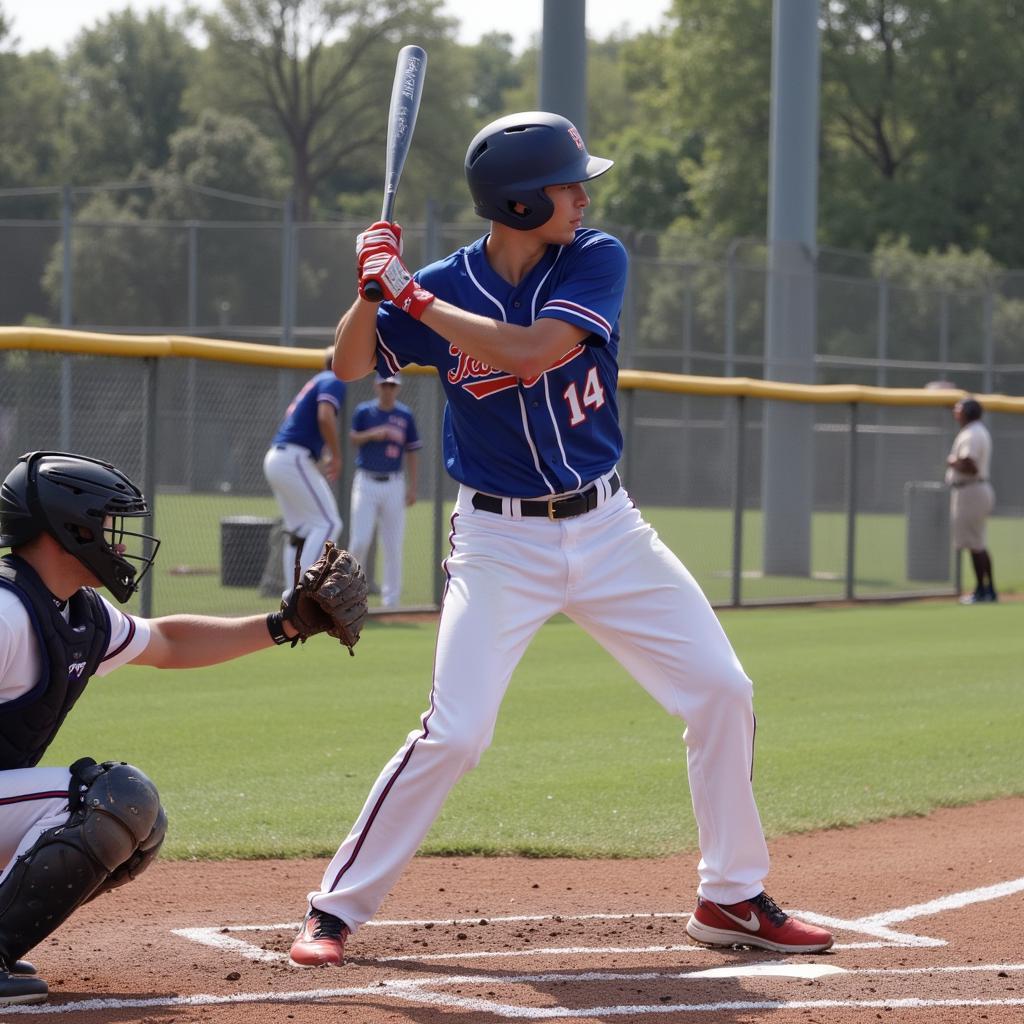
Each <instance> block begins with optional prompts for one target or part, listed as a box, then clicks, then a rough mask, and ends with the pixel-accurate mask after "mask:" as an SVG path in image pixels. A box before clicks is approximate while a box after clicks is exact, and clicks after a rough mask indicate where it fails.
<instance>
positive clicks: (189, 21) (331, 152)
mask: <svg viewBox="0 0 1024 1024" xmlns="http://www.w3.org/2000/svg"><path fill="white" fill-rule="evenodd" d="M771 7H772V5H771V4H770V3H768V2H766V0H671V2H670V3H667V4H666V15H665V18H664V21H663V24H662V26H661V27H660V28H659V29H657V30H655V31H649V32H643V33H639V34H636V35H628V34H627V35H617V36H612V37H609V38H606V39H591V41H590V44H589V58H588V95H589V113H588V144H589V146H590V148H591V150H593V151H595V152H599V153H601V154H603V155H604V154H606V155H608V156H611V157H613V158H614V159H615V160H616V161H617V168H616V170H615V172H613V173H612V174H610V175H608V176H606V178H603V179H600V180H599V181H597V182H595V183H594V187H593V195H594V211H593V216H592V217H591V219H592V221H595V222H599V223H602V224H605V225H608V226H612V227H623V228H626V229H630V230H632V231H637V232H642V231H647V232H655V233H657V234H658V235H659V237H662V238H664V239H665V240H666V241H665V242H664V243H663V244H664V245H665V246H666V247H667V251H670V252H671V251H674V252H676V253H677V254H681V253H691V254H692V253H695V252H700V251H702V247H705V246H707V245H708V244H713V245H717V246H718V247H719V250H720V248H721V245H722V244H723V243H724V241H725V240H727V239H730V238H734V237H742V236H747V237H750V236H753V237H763V236H764V234H765V225H766V220H767V188H768V134H769V103H770V76H771V14H772V11H771ZM820 22H821V37H820V38H821V131H820V183H819V210H818V215H819V221H818V239H819V242H820V243H821V244H822V245H826V246H834V247H839V248H848V249H856V250H861V251H866V252H873V251H877V250H879V249H885V248H886V247H893V246H896V247H897V248H900V247H903V248H905V249H907V250H908V251H909V252H911V253H918V254H926V253H929V252H933V253H942V254H947V255H948V254H949V253H951V252H952V253H957V252H960V253H970V254H977V253H983V254H984V255H985V257H986V258H987V259H988V260H990V261H992V263H993V265H995V266H997V267H1024V232H1021V231H1020V230H1019V224H1020V223H1021V222H1022V216H1024V175H1021V174H1020V172H1019V168H1020V167H1021V166H1024V132H1021V130H1020V125H1021V124H1022V123H1024V116H1022V115H1024V109H1022V108H1024V0H905V2H897V0H822V3H821V13H820ZM456 28H457V26H456V24H455V23H454V21H453V20H452V19H451V18H450V17H448V16H446V15H445V13H444V8H443V5H442V3H441V0H391V2H389V3H388V4H386V5H385V4H379V3H375V2H370V0H285V2H281V0H277V2H272V0H221V3H220V5H219V6H218V7H217V8H216V9H215V10H213V11H212V12H211V13H208V14H202V15H200V14H198V13H196V12H194V11H190V12H187V13H182V14H175V13H171V12H170V11H169V10H167V9H156V10H152V11H149V12H147V13H145V14H137V13H134V12H133V11H132V10H130V9H125V10H123V11H121V12H118V13H114V14H111V15H109V16H108V17H107V18H105V19H103V20H101V21H98V22H97V23H96V24H94V25H93V26H91V27H89V28H87V29H85V30H84V31H82V32H81V33H80V34H79V35H78V37H77V38H76V39H75V40H74V41H73V43H72V44H71V45H70V47H69V48H68V49H67V51H66V52H65V53H63V54H56V53H54V52H52V51H50V50H41V51H37V52H31V53H24V54H22V53H19V52H17V50H16V49H15V45H16V33H17V22H16V18H15V17H14V16H13V15H12V14H11V13H10V10H9V9H5V8H4V6H3V3H2V0H0V188H8V189H10V188H16V187H19V186H43V185H48V184H63V183H65V182H71V183H73V184H75V185H88V184H96V183H106V182H114V181H144V182H148V183H150V184H151V185H153V189H152V190H151V191H149V192H147V193H132V192H126V193H124V194H121V193H117V194H112V195H106V196H104V197H101V198H99V199H97V200H96V203H97V209H96V210H93V211H91V212H92V213H93V214H94V215H95V214H96V213H98V212H102V213H103V214H105V215H111V214H113V215H133V216H139V217H160V218H182V219H188V218H192V219H197V218H213V219H216V218H219V217H227V216H230V217H237V216H238V211H237V209H236V208H230V209H229V208H228V207H227V206H226V204H225V202H224V200H223V199H220V198H218V197H217V195H216V193H217V191H218V190H219V191H222V192H231V193H241V194H245V195H250V196H254V197H264V198H273V199H277V200H280V199H281V198H283V196H284V195H286V194H288V193H290V194H291V195H292V196H294V201H295V204H296V217H297V219H299V220H316V219H321V218H325V217H336V216H338V215H349V214H360V215H361V214H369V215H372V214H373V213H374V212H375V210H376V209H377V207H378V206H379V192H380V187H381V180H382V163H383V149H384V114H385V112H386V110H387V104H388V99H389V96H390V90H391V75H392V71H393V68H394V58H395V53H396V52H397V49H398V48H399V47H400V46H401V45H403V44H404V43H405V42H409V41H415V42H418V43H420V44H421V45H423V46H425V47H426V49H427V50H428V53H429V54H430V68H429V71H428V75H427V82H426V88H425V91H424V97H423V106H422V108H421V111H420V120H419V122H418V125H417V129H416V138H415V141H414V145H413V150H412V155H411V158H410V163H409V166H408V169H407V171H406V173H405V176H404V178H403V194H402V197H401V199H400V206H401V208H402V209H404V210H405V211H415V213H414V214H411V213H406V218H407V219H418V218H419V215H420V211H421V210H422V208H423V206H422V204H423V203H424V202H425V201H426V199H427V198H430V199H432V200H434V201H436V202H438V203H440V204H442V206H445V205H448V206H451V207H452V208H459V209H464V208H465V207H466V193H465V188H464V184H463V178H462V158H463V155H464V153H465V147H466V144H467V142H468V140H469V139H470V138H471V137H472V135H473V134H474V132H475V131H476V130H477V128H479V127H480V126H481V125H482V124H483V123H485V122H487V121H488V120H490V119H492V118H494V117H497V116H499V115H501V114H503V113H506V112H509V111H512V110H515V109H530V108H533V107H535V106H536V105H537V69H538V55H537V52H536V50H534V49H526V50H525V51H523V52H516V51H515V49H514V47H513V40H512V37H511V36H509V35H505V34H501V33H495V34H492V35H489V36H487V37H485V38H483V39H481V40H480V42H479V43H477V44H474V45H463V44H460V43H459V42H458V41H457V38H456ZM197 29H201V31H197ZM182 183H185V184H190V185H196V186H202V187H203V188H204V189H206V190H207V191H205V192H197V191H187V190H182V189H180V188H177V187H176V186H178V185H180V184H182ZM40 202H41V201H40ZM26 208H27V207H26ZM900 251H902V248H900ZM898 262H899V261H897V263H898ZM968 262H969V263H970V267H971V268H973V269H972V271H971V272H972V273H973V272H975V271H976V269H977V256H974V257H972V260H970V261H968ZM949 263H950V261H949V260H948V259H947V260H946V263H945V264H944V268H945V269H944V270H943V273H947V274H948V272H949V271H948V268H949ZM953 263H956V261H955V260H954V261H953Z"/></svg>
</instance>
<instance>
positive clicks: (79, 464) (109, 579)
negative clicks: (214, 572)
mask: <svg viewBox="0 0 1024 1024" xmlns="http://www.w3.org/2000/svg"><path fill="white" fill-rule="evenodd" d="M148 515H149V506H148V505H147V504H146V499H145V498H144V497H143V495H142V491H140V490H139V489H138V487H136V486H135V484H133V483H132V482H131V480H129V479H128V477H126V476H125V475H124V473H122V472H121V471H120V470H118V469H115V468H114V467H113V466H112V465H110V463H109V462H101V461H100V460H99V459H90V458H88V457H87V456H85V455H72V454H70V453H68V452H28V453H27V454H25V455H22V457H21V458H20V459H18V462H17V464H16V465H15V467H14V469H12V470H11V471H10V473H8V474H7V477H6V479H5V480H4V482H3V484H0V547H18V546H19V545H21V544H25V543H27V542H28V541H30V540H32V539H33V538H35V537H37V536H38V535H39V534H40V533H42V532H43V531H45V532H47V533H49V534H50V535H51V536H52V537H54V538H55V539H56V540H57V542H58V543H59V544H60V545H61V547H63V548H64V550H65V551H68V552H70V553H71V554H72V555H74V556H75V558H77V559H78V560H79V561H80V562H81V563H82V564H83V565H84V566H86V567H87V568H88V569H90V570H91V571H92V572H93V574H94V575H95V576H96V578H97V579H98V580H99V581H100V582H101V583H102V584H103V585H104V586H105V587H106V588H107V589H108V590H109V591H110V592H111V594H113V595H114V597H115V598H117V600H118V601H121V602H122V603H123V602H124V601H127V600H128V598H130V597H131V596H132V594H134V593H135V591H136V590H138V588H139V583H140V582H141V581H142V578H143V577H144V576H145V575H146V573H147V572H148V571H149V569H150V567H151V566H152V564H153V560H154V559H155V558H156V552H157V549H158V548H159V547H160V541H159V540H157V538H156V537H154V536H152V535H151V534H148V533H136V532H133V531H131V530H127V529H125V520H127V519H138V518H142V517H143V516H148ZM108 518H109V520H110V521H109V522H107V520H108ZM147 543H149V544H151V545H152V547H151V548H150V550H149V554H148V555H147V554H146V553H145V551H146V544H147ZM129 545H131V546H132V547H133V548H134V550H133V551H129V550H128V546H129ZM132 563H135V564H132ZM137 566H138V567H137Z"/></svg>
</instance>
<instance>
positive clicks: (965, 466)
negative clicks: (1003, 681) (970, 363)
mask: <svg viewBox="0 0 1024 1024" xmlns="http://www.w3.org/2000/svg"><path fill="white" fill-rule="evenodd" d="M981 414H982V408H981V403H980V402H979V401H978V400H977V399H976V398H965V399H963V400H962V401H959V402H957V403H956V405H955V406H954V407H953V418H954V419H955V420H956V422H957V423H958V424H959V425H960V432H959V433H958V434H957V435H956V438H955V439H954V440H953V447H952V448H951V449H950V450H949V455H948V457H947V458H946V483H947V484H948V485H949V486H950V488H951V490H950V521H951V523H952V526H953V547H954V548H956V550H958V551H961V550H963V549H964V548H967V550H968V551H970V553H971V564H972V566H973V568H974V576H975V579H976V581H977V585H976V586H975V588H974V593H973V594H967V595H965V596H964V597H963V598H961V602H962V603H963V604H984V603H986V602H989V603H991V602H994V601H997V600H998V596H997V594H996V587H995V582H994V579H993V576H992V556H991V555H990V554H989V551H988V542H987V532H988V531H987V526H988V517H989V515H990V514H991V512H992V509H993V508H994V507H995V502H996V496H995V491H994V490H993V489H992V484H991V483H990V482H989V470H990V466H991V462H992V436H991V435H990V434H989V432H988V428H987V427H986V426H985V424H984V423H982V422H981Z"/></svg>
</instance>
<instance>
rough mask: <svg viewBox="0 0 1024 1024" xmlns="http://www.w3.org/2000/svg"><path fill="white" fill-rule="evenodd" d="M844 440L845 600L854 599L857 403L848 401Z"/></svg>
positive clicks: (855, 568) (855, 569)
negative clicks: (848, 434) (847, 434)
mask: <svg viewBox="0 0 1024 1024" xmlns="http://www.w3.org/2000/svg"><path fill="white" fill-rule="evenodd" d="M847 422H848V425H849V432H850V436H849V438H848V439H847V442H846V600H847V601H853V600H855V597H856V595H855V594H854V589H855V588H854V578H855V576H856V572H857V403H856V402H851V403H850V416H849V419H848V421H847Z"/></svg>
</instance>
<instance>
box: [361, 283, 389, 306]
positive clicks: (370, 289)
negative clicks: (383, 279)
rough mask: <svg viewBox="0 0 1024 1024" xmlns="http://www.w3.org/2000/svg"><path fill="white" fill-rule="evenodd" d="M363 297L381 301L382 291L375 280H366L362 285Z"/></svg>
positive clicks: (372, 300)
mask: <svg viewBox="0 0 1024 1024" xmlns="http://www.w3.org/2000/svg"><path fill="white" fill-rule="evenodd" d="M363 298H364V299H367V300H368V301H370V302H381V301H383V299H384V292H383V291H382V289H381V286H380V285H379V284H377V282H376V281H367V282H366V284H364V285H363Z"/></svg>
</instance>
